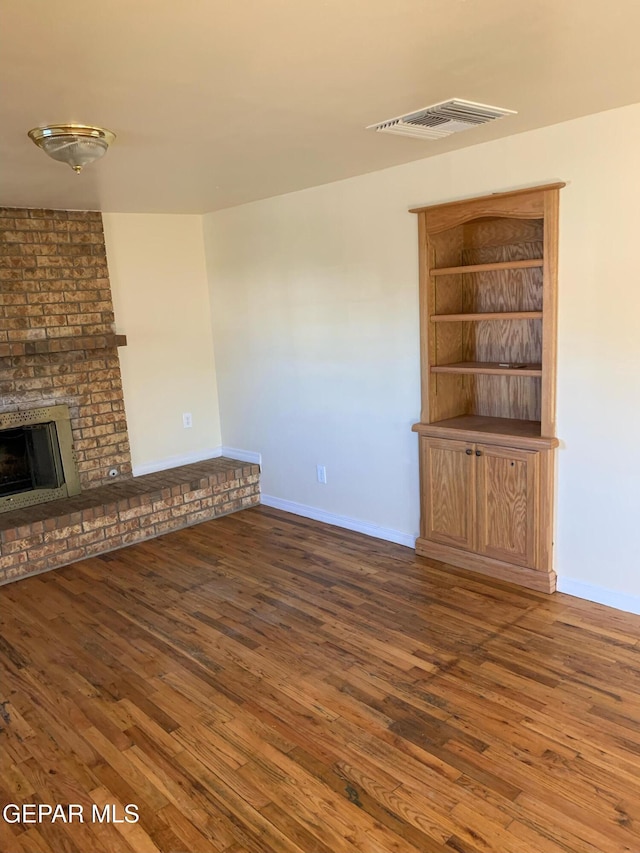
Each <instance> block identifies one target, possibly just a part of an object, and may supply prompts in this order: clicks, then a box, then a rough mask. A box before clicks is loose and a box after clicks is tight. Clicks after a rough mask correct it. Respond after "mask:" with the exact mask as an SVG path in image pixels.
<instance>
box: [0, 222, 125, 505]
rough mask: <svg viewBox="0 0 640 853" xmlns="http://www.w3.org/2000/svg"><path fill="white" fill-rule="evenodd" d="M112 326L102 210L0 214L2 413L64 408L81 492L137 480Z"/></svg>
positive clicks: (0, 377)
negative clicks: (111, 480) (112, 474)
mask: <svg viewBox="0 0 640 853" xmlns="http://www.w3.org/2000/svg"><path fill="white" fill-rule="evenodd" d="M113 322H114V317H113V304H112V301H111V289H110V286H109V274H108V270H107V258H106V251H105V245H104V236H103V232H102V216H101V214H100V213H93V212H87V211H66V210H25V209H22V208H0V411H2V412H11V411H16V410H18V409H29V408H36V407H39V406H48V405H55V404H59V403H67V405H68V406H69V409H70V412H71V428H72V431H73V440H74V448H75V451H76V455H77V461H78V470H79V473H80V482H81V486H82V488H83V489H85V488H88V487H92V486H99V485H101V484H103V483H106V482H108V480H107V472H108V470H109V469H110V468H112V467H117V468H118V469H119V471H120V473H121V475H122V476H124V477H126V476H129V475H130V474H131V458H130V454H129V440H128V436H127V424H126V419H125V412H124V400H123V396H122V384H121V378H120V362H119V360H118V351H117V348H116V346H115V340H114V337H113V331H114V329H113ZM75 347H80V348H75Z"/></svg>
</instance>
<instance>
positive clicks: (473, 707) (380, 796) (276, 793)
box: [0, 507, 640, 853]
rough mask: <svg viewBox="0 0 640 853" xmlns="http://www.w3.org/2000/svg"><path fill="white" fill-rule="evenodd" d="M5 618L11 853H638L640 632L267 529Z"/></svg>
mask: <svg viewBox="0 0 640 853" xmlns="http://www.w3.org/2000/svg"><path fill="white" fill-rule="evenodd" d="M0 615H1V617H2V637H1V639H0V702H1V703H2V704H1V705H0V712H1V716H0V727H1V729H2V731H1V733H0V749H1V758H0V760H1V768H0V770H1V773H0V799H1V800H2V804H3V805H4V804H5V803H16V804H23V803H36V804H38V803H45V804H47V803H48V804H56V803H62V804H69V803H73V804H79V805H81V806H82V807H83V814H84V816H85V822H84V823H78V822H75V821H74V822H73V823H63V822H62V821H61V820H57V821H56V822H55V823H51V822H50V821H45V822H43V823H37V824H33V823H31V824H29V823H16V824H10V823H7V822H5V821H4V820H2V819H0V850H1V851H2V853H132V851H135V853H147V851H149V853H157V851H160V853H355V851H361V853H452V851H456V852H457V853H487V851H489V853H620V851H634V852H635V853H637V851H640V617H635V616H631V615H627V614H622V613H619V612H616V611H613V610H609V609H607V608H604V607H600V606H598V605H592V604H588V603H586V602H581V601H579V600H577V599H572V598H570V597H568V596H562V595H556V596H553V597H547V596H543V595H540V594H537V593H534V592H528V591H525V590H518V589H515V588H510V587H508V586H506V585H501V584H499V583H492V582H490V581H481V580H478V579H475V578H474V577H473V576H472V575H469V574H466V573H465V572H462V571H456V570H449V571H445V570H443V568H442V566H441V564H437V563H431V562H429V561H428V560H425V559H422V558H418V557H416V556H415V555H414V554H413V552H412V551H410V550H408V549H406V548H402V547H400V546H396V545H392V544H388V543H383V542H379V541H377V540H373V539H368V538H366V537H364V536H360V535H359V534H355V533H350V532H347V531H342V530H338V529H335V528H330V527H327V526H325V525H322V524H318V523H316V522H311V521H307V520H304V519H300V518H297V517H295V516H290V515H287V514H285V513H281V512H278V511H276V510H271V509H266V508H264V507H259V508H256V509H250V510H246V511H244V512H242V513H237V514H235V515H231V516H227V517H225V518H222V519H218V520H216V521H212V522H207V523H205V524H202V525H199V526H198V527H194V528H190V529H187V530H183V531H180V532H178V533H173V534H170V535H168V536H164V537H162V538H160V539H156V540H153V541H149V542H146V543H143V544H140V545H135V546H133V547H131V548H128V549H125V550H122V551H118V552H115V553H112V554H108V555H104V556H102V557H97V558H94V559H91V560H86V561H84V562H82V563H77V564H75V565H73V566H69V567H67V568H65V569H59V570H57V571H53V572H50V573H48V574H45V575H40V576H38V577H34V578H29V579H27V580H24V581H20V582H19V583H16V584H13V585H10V586H6V587H4V588H2V589H1V590H0ZM129 803H133V804H137V806H138V808H139V814H140V820H139V822H138V823H126V822H125V823H106V822H105V823H92V822H91V820H90V814H91V808H92V805H93V804H96V805H97V806H98V807H99V808H100V809H102V807H103V806H104V805H105V804H112V805H114V807H115V808H116V814H117V815H118V816H119V817H120V818H122V809H123V808H124V806H125V805H126V804H129Z"/></svg>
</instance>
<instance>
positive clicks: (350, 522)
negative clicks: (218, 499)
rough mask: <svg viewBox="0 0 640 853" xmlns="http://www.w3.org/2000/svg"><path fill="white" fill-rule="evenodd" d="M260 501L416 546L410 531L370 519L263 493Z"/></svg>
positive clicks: (378, 536) (347, 528) (274, 506)
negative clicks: (358, 517) (327, 510)
mask: <svg viewBox="0 0 640 853" xmlns="http://www.w3.org/2000/svg"><path fill="white" fill-rule="evenodd" d="M260 502H261V503H263V504H264V505H265V506H271V507H273V508H274V509H282V510H284V511H285V512H291V513H293V514H294V515H302V516H304V518H312V519H313V520H314V521H323V522H324V523H325V524H333V525H334V527H344V528H345V529H346V530H354V531H355V532H356V533H364V534H366V535H367V536H373V537H374V538H375V539H384V540H385V541H386V542H395V543H396V545H405V546H406V547H407V548H414V547H415V544H416V537H415V536H411V534H409V533H401V532H400V531H399V530H391V529H390V528H388V527H379V526H378V525H377V524H370V523H369V522H368V521H360V520H359V519H357V518H349V516H347V515H336V514H335V513H333V512H325V510H323V509H317V508H316V507H314V506H307V505H306V504H299V503H296V502H295V501H286V500H283V499H282V498H274V497H273V496H272V495H262V496H261V498H260Z"/></svg>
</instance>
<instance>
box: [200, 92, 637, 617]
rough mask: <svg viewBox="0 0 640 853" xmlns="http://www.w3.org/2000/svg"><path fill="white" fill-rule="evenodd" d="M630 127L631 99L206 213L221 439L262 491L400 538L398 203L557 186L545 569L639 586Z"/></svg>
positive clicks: (404, 223) (405, 343) (410, 290)
mask: <svg viewBox="0 0 640 853" xmlns="http://www.w3.org/2000/svg"><path fill="white" fill-rule="evenodd" d="M638 138H640V105H636V106H633V107H627V108H624V109H620V110H615V111H612V112H608V113H602V114H599V115H594V116H589V117H586V118H583V119H579V120H576V121H572V122H567V123H565V124H561V125H556V126H554V127H549V128H545V129H542V130H538V131H534V132H530V133H526V134H521V135H518V136H514V137H510V138H507V139H503V140H499V141H495V142H490V143H487V144H485V145H482V146H476V147H472V148H465V149H463V150H461V151H456V152H452V153H449V154H444V155H441V156H438V157H433V158H430V159H427V160H422V161H418V162H414V163H410V164H408V165H405V166H400V167H396V168H393V169H388V170H385V171H382V172H377V173H373V174H369V175H365V176H363V177H359V178H354V179H350V180H347V181H342V182H340V183H335V184H330V185H327V186H322V187H316V188H314V189H311V190H305V191H303V192H298V193H293V194H290V195H286V196H280V197H277V198H273V199H268V200H266V201H261V202H256V203H253V204H249V205H245V206H243V207H239V208H234V209H231V210H226V211H220V212H217V213H214V214H210V215H208V216H206V217H205V242H206V249H207V261H208V268H209V278H210V286H211V293H212V304H213V315H212V319H213V328H214V340H215V347H216V357H217V362H218V365H219V370H218V383H219V389H220V405H221V412H222V433H223V439H224V442H225V444H227V445H234V446H237V447H243V448H247V449H251V450H256V451H260V452H261V453H262V454H263V465H264V472H263V482H262V487H263V491H264V492H265V493H267V494H268V495H272V496H275V497H276V498H280V499H285V500H289V501H294V502H298V503H301V504H305V505H309V506H313V507H315V508H318V509H320V510H324V511H326V512H329V513H336V514H339V515H344V516H349V517H351V518H354V519H359V520H361V521H364V522H369V523H372V524H375V525H379V526H381V527H384V528H391V529H393V530H395V531H397V532H399V534H401V535H404V536H405V537H408V536H411V535H415V534H416V532H417V529H418V514H419V513H418V479H417V467H418V465H417V439H416V437H415V435H413V434H412V433H411V432H410V426H411V424H412V422H413V421H415V420H417V418H418V415H419V381H418V359H419V356H418V302H417V257H416V256H417V237H416V222H415V217H413V216H411V215H409V214H408V213H407V209H408V208H409V207H411V206H417V205H424V204H430V203H438V202H442V201H448V200H452V199H457V198H464V197H466V196H470V195H477V194H484V193H488V192H497V191H502V190H509V189H515V188H519V187H522V186H528V185H534V184H539V183H549V182H552V181H557V180H564V181H567V183H568V186H567V187H566V188H565V189H564V190H562V192H561V223H560V316H559V363H558V434H559V436H560V438H561V440H562V447H561V449H560V451H559V453H558V459H559V474H558V478H559V488H558V505H557V536H556V568H557V571H558V573H559V575H560V577H561V580H562V584H563V586H564V588H566V589H569V587H571V588H572V591H578V592H579V590H580V589H582V592H583V593H584V594H585V595H586V594H587V593H588V592H589V590H591V592H590V595H591V597H597V595H598V594H599V593H598V592H597V590H596V591H595V592H594V589H593V588H591V587H588V586H582V587H581V586H580V584H587V585H589V584H590V585H595V587H597V588H606V589H607V590H609V593H608V594H609V595H610V599H611V600H612V603H616V602H615V601H613V598H615V594H616V593H622V594H625V595H632V596H633V595H635V596H640V571H638V566H639V563H640V532H639V528H640V524H639V523H638V510H639V509H640V499H639V498H640V495H639V492H640V440H639V439H638V435H637V432H638V430H637V427H636V423H637V421H638V419H640V381H639V375H640V343H639V340H640V331H639V326H640V324H639V320H638V318H639V317H640V285H639V283H638V274H637V260H636V254H637V247H636V240H637V239H638V238H637V235H638V234H639V233H640V204H639V203H638V195H637V191H638V186H639V185H640V181H639V178H640V158H639V157H638V151H637V140H638ZM398 144H399V145H420V144H425V145H428V143H420V142H414V141H411V140H398ZM318 462H321V463H324V464H325V465H326V466H327V475H328V483H327V485H326V486H322V485H319V484H317V482H316V472H315V465H316V463H318ZM611 597H613V598H611ZM620 601H622V599H617V603H618V606H622V605H621V604H620ZM629 601H630V599H629ZM637 604H638V605H640V598H638V599H637ZM630 606H631V607H633V606H636V605H634V604H633V603H632V604H631V605H630Z"/></svg>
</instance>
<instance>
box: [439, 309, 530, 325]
mask: <svg viewBox="0 0 640 853" xmlns="http://www.w3.org/2000/svg"><path fill="white" fill-rule="evenodd" d="M541 319H542V311H485V312H483V313H481V314H432V315H431V321H432V322H433V323H457V322H467V323H468V322H473V321H480V320H541Z"/></svg>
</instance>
